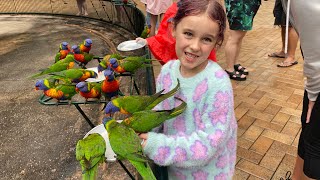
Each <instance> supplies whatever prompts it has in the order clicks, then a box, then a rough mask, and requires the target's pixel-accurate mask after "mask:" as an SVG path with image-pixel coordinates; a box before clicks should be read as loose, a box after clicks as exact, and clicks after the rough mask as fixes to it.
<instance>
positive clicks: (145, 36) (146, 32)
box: [140, 26, 150, 39]
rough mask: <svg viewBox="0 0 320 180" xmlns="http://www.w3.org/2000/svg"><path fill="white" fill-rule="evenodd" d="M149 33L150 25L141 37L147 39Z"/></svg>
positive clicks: (145, 28)
mask: <svg viewBox="0 0 320 180" xmlns="http://www.w3.org/2000/svg"><path fill="white" fill-rule="evenodd" d="M149 34H150V28H149V27H148V26H145V27H144V29H143V31H142V33H141V35H140V37H141V38H143V39H145V38H147V37H148V36H149Z"/></svg>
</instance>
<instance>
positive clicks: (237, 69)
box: [233, 64, 249, 75]
mask: <svg viewBox="0 0 320 180" xmlns="http://www.w3.org/2000/svg"><path fill="white" fill-rule="evenodd" d="M233 67H234V70H236V71H238V72H239V73H240V74H244V75H248V74H249V72H248V71H245V70H246V69H247V68H245V67H242V66H241V64H235V65H234V66H233ZM240 67H241V68H240ZM239 68H240V69H239Z"/></svg>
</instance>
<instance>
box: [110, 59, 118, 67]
mask: <svg viewBox="0 0 320 180" xmlns="http://www.w3.org/2000/svg"><path fill="white" fill-rule="evenodd" d="M109 62H110V64H111V67H112V68H117V67H118V66H119V64H118V60H117V59H116V58H111V59H110V60H109Z"/></svg>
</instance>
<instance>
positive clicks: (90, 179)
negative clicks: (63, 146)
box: [82, 163, 99, 180]
mask: <svg viewBox="0 0 320 180" xmlns="http://www.w3.org/2000/svg"><path fill="white" fill-rule="evenodd" d="M98 167H99V163H97V164H96V165H94V166H93V167H92V168H91V169H89V170H84V171H83V172H82V180H96V179H97V172H98Z"/></svg>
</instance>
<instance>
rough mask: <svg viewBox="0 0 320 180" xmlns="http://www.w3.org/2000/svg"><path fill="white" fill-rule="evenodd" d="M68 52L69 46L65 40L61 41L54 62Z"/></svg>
mask: <svg viewBox="0 0 320 180" xmlns="http://www.w3.org/2000/svg"><path fill="white" fill-rule="evenodd" d="M69 52H70V46H69V44H68V43H67V42H62V43H60V45H59V51H58V53H57V54H56V56H55V61H54V62H55V63H56V62H58V61H59V60H61V59H64V58H65V57H66V56H67V55H68V53H69Z"/></svg>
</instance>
